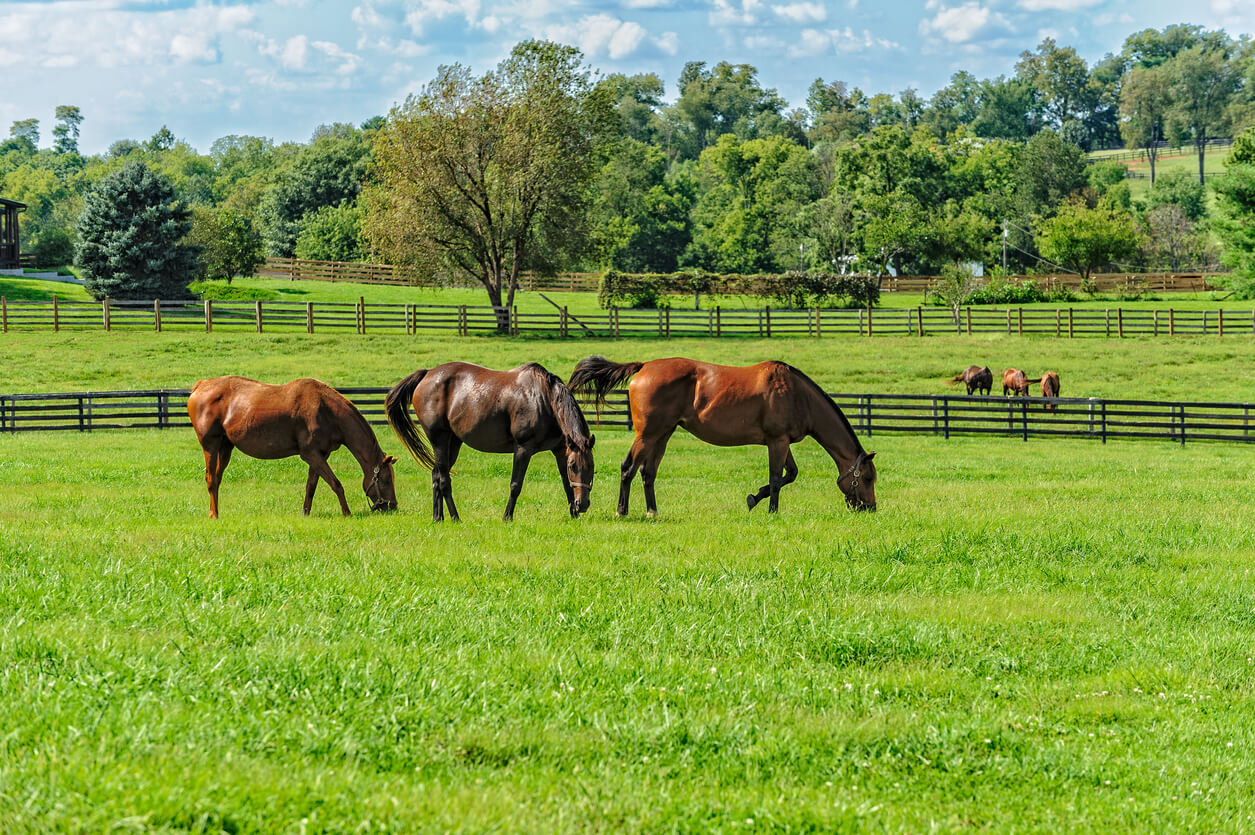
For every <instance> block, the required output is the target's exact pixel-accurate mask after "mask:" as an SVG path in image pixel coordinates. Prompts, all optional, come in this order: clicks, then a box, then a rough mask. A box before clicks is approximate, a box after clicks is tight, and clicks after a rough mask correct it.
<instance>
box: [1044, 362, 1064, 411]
mask: <svg viewBox="0 0 1255 835" xmlns="http://www.w3.org/2000/svg"><path fill="white" fill-rule="evenodd" d="M1059 390H1060V389H1059V375H1058V374H1056V373H1055V372H1053V371H1047V372H1046V373H1044V374H1042V375H1041V396H1042V397H1058V396H1059ZM1042 405H1043V406H1044V407H1045V408H1047V409H1057V408H1059V404H1057V403H1044V404H1042Z"/></svg>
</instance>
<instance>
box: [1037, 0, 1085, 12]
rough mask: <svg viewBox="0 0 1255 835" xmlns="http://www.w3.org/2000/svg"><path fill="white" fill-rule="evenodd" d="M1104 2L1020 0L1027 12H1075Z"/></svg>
mask: <svg viewBox="0 0 1255 835" xmlns="http://www.w3.org/2000/svg"><path fill="white" fill-rule="evenodd" d="M1102 2H1103V0H1020V8H1021V9H1024V10H1025V11H1027V12H1046V11H1055V12H1075V11H1079V10H1080V9H1088V8H1089V7H1090V6H1097V5H1098V4H1099V3H1102Z"/></svg>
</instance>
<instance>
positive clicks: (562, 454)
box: [553, 446, 579, 519]
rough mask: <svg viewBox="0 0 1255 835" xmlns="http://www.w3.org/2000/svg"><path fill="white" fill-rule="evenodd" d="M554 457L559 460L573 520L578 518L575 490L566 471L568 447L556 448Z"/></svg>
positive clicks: (563, 486)
mask: <svg viewBox="0 0 1255 835" xmlns="http://www.w3.org/2000/svg"><path fill="white" fill-rule="evenodd" d="M553 457H554V458H556V459H558V475H560V476H561V477H562V489H563V491H564V492H565V493H566V503H567V507H569V508H571V518H572V519H575V518H578V516H579V514H578V513H576V512H575V488H573V487H571V477H570V476H568V475H567V471H566V447H565V446H559V447H554V450H553Z"/></svg>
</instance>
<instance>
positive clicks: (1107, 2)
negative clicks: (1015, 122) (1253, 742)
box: [0, 0, 1255, 153]
mask: <svg viewBox="0 0 1255 835" xmlns="http://www.w3.org/2000/svg"><path fill="white" fill-rule="evenodd" d="M1188 9H1189V11H1188V14H1189V17H1188V18H1183V17H1182V15H1183V13H1184V12H1183V4H1181V3H1180V2H1179V0H530V2H529V0H265V2H251V3H250V2H239V3H229V2H218V3H209V2H195V1H194V0H45V2H8V0H0V74H3V76H4V77H5V78H13V77H14V76H15V77H16V79H17V83H16V84H13V83H12V82H8V81H6V82H5V83H4V84H3V86H2V87H0V89H3V90H5V94H4V96H3V98H0V126H4V127H7V125H8V124H9V123H10V122H12V121H13V120H15V119H22V118H28V117H37V118H39V119H40V120H41V127H42V129H43V142H44V144H48V143H49V142H50V136H49V134H50V131H51V127H52V122H53V108H54V107H55V106H56V105H58V104H77V105H79V106H80V107H81V108H82V110H83V114H84V124H83V135H82V140H81V146H82V149H83V150H84V151H85V152H89V153H94V152H98V151H101V150H103V149H104V148H106V147H107V146H108V144H109V143H110V142H111V141H113V140H115V139H119V138H123V137H127V138H135V139H142V138H146V137H148V136H150V135H152V134H153V133H154V132H155V131H156V130H157V129H158V128H160V127H161V125H163V124H166V125H168V126H169V127H170V129H171V130H172V131H174V133H175V135H177V136H178V137H180V138H183V139H187V140H188V141H190V142H191V143H192V144H193V145H195V146H196V147H198V148H200V149H201V150H207V149H208V147H209V144H210V143H211V142H212V141H213V140H214V139H215V138H217V137H219V136H222V135H225V134H231V133H249V134H258V135H264V136H271V137H274V138H276V139H280V140H286V139H295V140H305V139H307V138H308V137H309V135H310V133H311V132H312V131H313V129H314V128H315V127H316V126H317V125H318V124H320V123H322V122H329V121H352V122H360V121H362V120H363V119H366V118H368V117H370V116H372V115H375V114H380V113H386V112H387V110H388V108H389V107H390V106H391V105H392V104H394V103H396V102H397V101H399V100H401V99H403V98H404V97H405V95H406V94H407V93H408V92H412V91H415V90H417V89H418V88H419V87H421V86H422V84H423V83H424V82H425V81H426V80H427V79H429V78H430V77H431V74H432V71H433V70H434V69H435V67H437V66H438V65H440V64H445V63H451V62H461V63H464V64H468V65H470V66H471V67H472V68H474V69H475V70H477V71H484V70H487V69H489V68H490V67H491V66H492V65H493V64H495V63H496V62H497V61H498V60H500V58H501V57H502V56H503V55H505V54H506V53H507V52H508V51H509V49H510V47H511V46H512V45H513V44H514V43H515V42H517V41H519V40H521V39H524V38H528V37H547V38H550V39H553V40H559V41H563V42H565V43H573V44H575V45H576V46H579V47H580V48H582V49H583V51H584V53H585V56H586V58H587V59H588V61H589V63H590V64H592V65H593V66H594V67H595V68H596V69H597V70H599V71H601V72H628V73H632V72H642V71H655V72H658V73H660V74H661V75H662V77H663V79H664V80H665V81H666V82H667V87H668V96H669V97H673V96H674V95H675V93H676V91H675V79H676V78H677V77H678V75H679V72H680V69H681V67H683V65H684V63H685V62H686V61H707V62H710V63H713V62H715V61H719V60H728V61H733V62H747V63H751V64H754V65H755V66H757V67H758V68H759V77H760V79H761V81H762V82H763V84H764V85H765V86H769V87H775V88H776V89H777V90H779V91H780V93H781V94H782V95H784V96H785V97H786V98H787V99H789V101H791V102H793V103H794V104H798V105H800V104H802V103H803V100H804V98H805V95H806V88H807V86H808V85H809V84H810V82H811V81H812V80H813V79H814V78H815V77H816V76H822V77H824V78H826V79H829V80H832V79H841V80H844V81H846V82H848V83H850V84H854V85H858V86H860V87H862V88H863V89H864V90H866V91H869V92H879V91H891V92H896V91H898V90H901V89H903V88H906V87H916V88H918V89H919V90H920V91H921V92H923V93H924V94H925V95H930V94H931V93H932V92H934V91H935V90H936V89H937V88H938V87H941V86H944V85H945V83H946V81H947V79H948V78H949V77H950V75H951V74H952V73H953V72H954V71H956V70H958V69H968V70H970V71H972V72H974V73H976V74H977V75H978V76H981V77H985V76H992V75H998V74H1000V73H1010V72H1011V71H1012V69H1013V67H1014V64H1015V60H1016V57H1017V56H1018V54H1019V53H1020V52H1021V51H1022V50H1024V49H1027V48H1031V47H1033V46H1034V45H1035V44H1037V43H1038V42H1039V41H1040V40H1041V38H1042V37H1044V36H1047V35H1050V36H1053V37H1055V38H1056V39H1057V40H1058V41H1059V42H1060V43H1062V44H1067V45H1072V46H1074V47H1076V48H1077V50H1078V51H1079V52H1080V53H1081V54H1082V55H1083V56H1084V57H1085V58H1086V59H1088V60H1090V61H1093V60H1095V59H1097V58H1100V57H1101V56H1102V55H1103V54H1104V53H1106V52H1109V51H1113V50H1116V49H1118V48H1119V47H1120V44H1121V42H1122V41H1123V40H1124V37H1125V36H1126V35H1128V34H1129V33H1130V32H1133V31H1136V30H1138V29H1143V28H1146V27H1155V28H1160V27H1163V26H1165V25H1168V24H1170V23H1180V22H1189V23H1198V24H1202V25H1205V26H1208V27H1219V26H1223V27H1225V28H1226V29H1228V30H1229V32H1230V33H1231V34H1234V35H1237V34H1239V33H1243V32H1252V31H1255V0H1195V2H1193V3H1191V4H1189V5H1188Z"/></svg>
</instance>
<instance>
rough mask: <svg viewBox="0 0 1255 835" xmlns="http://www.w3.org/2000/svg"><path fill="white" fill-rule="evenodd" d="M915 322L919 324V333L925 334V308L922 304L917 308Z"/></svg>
mask: <svg viewBox="0 0 1255 835" xmlns="http://www.w3.org/2000/svg"><path fill="white" fill-rule="evenodd" d="M915 324H916V325H918V326H919V335H920V336H923V335H924V308H923V307H922V306H921V307H916V308H915Z"/></svg>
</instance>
